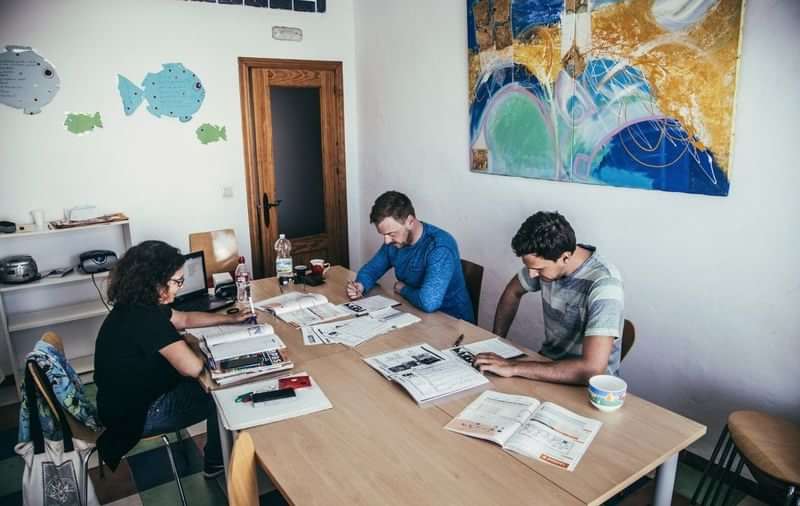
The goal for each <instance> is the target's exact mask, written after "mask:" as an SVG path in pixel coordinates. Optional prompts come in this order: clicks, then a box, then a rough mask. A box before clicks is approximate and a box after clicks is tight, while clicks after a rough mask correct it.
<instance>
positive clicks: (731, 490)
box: [722, 455, 744, 506]
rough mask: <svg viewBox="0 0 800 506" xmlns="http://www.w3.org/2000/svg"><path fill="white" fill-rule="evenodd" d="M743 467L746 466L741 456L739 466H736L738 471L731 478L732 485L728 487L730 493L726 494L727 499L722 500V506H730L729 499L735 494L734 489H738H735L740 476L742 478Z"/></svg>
mask: <svg viewBox="0 0 800 506" xmlns="http://www.w3.org/2000/svg"><path fill="white" fill-rule="evenodd" d="M743 466H744V458H742V456H741V455H739V465H737V466H736V471H734V473H733V476H731V477H730V478H731V482H732V483H730V484H729V485H728V493H726V494H725V499H723V500H722V506H725V505H726V504H728V499H730V497H731V494H732V493H733V489H734V488H736V487H735V485H736V479H737V478H739V476H741V473H742V467H743Z"/></svg>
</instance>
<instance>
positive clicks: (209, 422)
mask: <svg viewBox="0 0 800 506" xmlns="http://www.w3.org/2000/svg"><path fill="white" fill-rule="evenodd" d="M203 420H206V431H207V434H206V447H205V449H204V453H205V463H206V464H212V465H221V464H222V446H221V445H220V440H219V428H218V424H217V409H216V406H215V404H214V399H212V398H211V395H210V394H207V393H206V392H205V391H204V390H203V389H202V388H201V387H200V384H199V383H198V382H197V380H196V379H193V378H185V379H182V380H181V382H180V383H178V386H177V387H175V388H174V389H173V390H171V391H169V392H167V393H165V394H164V395H162V396H161V397H159V398H158V399H156V401H155V402H154V403H153V404H151V405H150V409H148V411H147V418H146V419H145V422H144V430H143V434H142V435H143V436H144V437H148V436H157V435H159V434H166V433H169V432H176V431H178V430H180V429H183V428H186V427H188V426H190V425H194V424H196V423H199V422H202V421H203Z"/></svg>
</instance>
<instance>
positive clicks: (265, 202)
mask: <svg viewBox="0 0 800 506" xmlns="http://www.w3.org/2000/svg"><path fill="white" fill-rule="evenodd" d="M281 202H283V201H282V200H276V201H275V203H274V204H273V203H271V202H270V201H269V195H267V193H266V192H264V196H263V197H262V198H261V209H262V211H263V213H264V226H265V227H269V209H270V208H271V207H278V206H279V205H281Z"/></svg>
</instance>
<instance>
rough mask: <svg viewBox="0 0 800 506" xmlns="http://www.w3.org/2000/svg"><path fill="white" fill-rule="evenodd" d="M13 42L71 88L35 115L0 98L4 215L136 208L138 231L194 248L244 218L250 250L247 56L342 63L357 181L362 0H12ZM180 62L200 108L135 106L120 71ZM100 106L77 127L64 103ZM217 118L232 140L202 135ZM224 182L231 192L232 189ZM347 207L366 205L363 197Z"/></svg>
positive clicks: (1, 16)
mask: <svg viewBox="0 0 800 506" xmlns="http://www.w3.org/2000/svg"><path fill="white" fill-rule="evenodd" d="M273 25H287V26H295V27H300V28H302V29H303V33H304V40H303V41H302V42H300V43H294V42H280V41H275V40H273V39H272V37H271V29H272V26H273ZM6 44H18V45H28V46H33V47H34V48H35V49H36V50H37V51H38V52H39V53H40V54H41V55H42V56H44V57H45V58H47V59H48V60H49V61H50V62H51V63H53V65H55V67H56V70H57V72H58V74H59V76H60V78H61V91H60V92H59V93H58V95H57V96H56V98H55V99H54V100H53V102H51V103H50V104H49V105H48V106H46V107H45V108H44V109H43V110H42V113H41V114H38V115H36V116H25V115H23V114H22V111H21V110H18V109H12V108H10V107H6V106H3V105H0V219H6V220H8V219H11V220H14V221H18V222H23V223H25V222H30V221H31V219H30V214H29V211H30V210H31V209H36V208H44V209H45V211H46V213H47V217H48V219H55V218H60V217H61V216H62V210H63V209H64V208H66V207H72V206H76V205H81V204H95V205H97V206H98V207H99V208H100V209H103V210H106V211H124V212H125V213H127V214H128V216H129V217H130V218H131V220H132V232H133V241H134V243H136V242H139V241H142V240H145V239H161V240H165V241H168V242H170V243H172V244H174V245H175V246H177V247H180V248H182V249H186V248H188V234H189V233H190V232H196V231H203V230H212V229H217V228H229V227H233V228H234V229H235V230H236V233H237V236H238V238H239V245H240V249H241V250H242V252H243V254H244V255H246V256H247V257H248V258H249V255H250V241H249V232H248V230H249V229H248V221H247V203H246V199H247V195H246V188H245V169H244V155H243V148H242V127H241V106H240V101H239V76H238V64H237V57H239V56H248V57H262V58H299V59H314V60H336V61H341V62H343V69H344V103H345V137H346V141H347V144H346V158H347V175H348V187H350V188H351V191H356V190H355V188H354V187H355V186H356V184H357V176H358V157H357V152H356V150H355V146H356V143H355V141H356V139H357V135H358V129H357V117H356V114H355V102H356V100H355V96H356V82H355V72H354V70H355V69H354V67H355V65H354V36H353V10H352V1H351V0H338V1H336V2H329V3H328V11H327V12H326V13H324V14H316V13H296V12H291V11H282V10H277V9H266V8H255V7H245V6H227V5H216V4H207V3H203V2H183V1H180V0H137V1H135V2H121V1H111V2H109V1H103V0H67V1H59V2H53V1H50V0H4V1H3V2H1V3H0V45H2V46H5V45H6ZM170 62H181V63H183V64H184V65H185V66H186V67H187V68H189V69H191V70H192V71H194V72H195V73H196V74H197V75H198V76H199V77H200V79H201V81H202V82H203V85H204V86H205V88H206V98H205V101H204V103H203V105H202V107H201V108H200V110H199V111H198V112H197V113H196V114H195V116H194V118H193V119H192V120H191V121H190V122H189V123H180V122H179V121H178V120H177V119H174V118H167V117H162V118H161V119H159V118H156V117H155V116H153V115H151V114H150V113H148V112H147V111H146V106H147V104H146V103H144V104H143V105H142V106H140V107H139V109H138V110H137V111H136V112H135V113H134V114H133V115H132V116H130V117H126V116H124V114H123V111H122V105H121V101H120V97H119V93H118V92H117V74H122V75H124V76H125V77H127V78H129V79H130V80H131V81H132V82H134V83H136V84H138V83H140V82H141V80H142V79H143V78H144V76H145V75H146V74H147V73H148V72H158V71H159V70H160V69H161V64H162V63H170ZM95 111H99V112H100V113H101V116H102V120H103V125H104V127H103V129H101V130H95V131H94V132H91V133H89V134H87V135H83V136H75V135H73V134H71V133H68V132H67V131H66V130H65V128H64V126H63V123H64V113H65V112H81V113H94V112H95ZM206 122H208V123H212V124H218V125H224V126H226V128H227V134H228V142H218V143H214V144H208V145H205V146H204V145H201V144H200V143H199V142H198V140H197V139H196V137H195V133H194V131H195V129H196V128H197V127H198V126H199V125H200V124H202V123H206ZM224 186H231V187H232V188H233V198H230V199H223V198H222V190H223V187H224ZM348 213H349V215H350V216H351V217H357V216H358V215H359V213H360V210H359V208H358V202H357V201H356V200H352V204H351V205H350V208H349V209H348ZM356 224H357V221H353V222H352V224H351V229H352V232H351V234H350V236H351V238H352V239H354V238H357V237H358V227H357V226H355V225H356ZM351 244H352V245H354V246H355V245H357V244H358V242H357V241H355V239H354V242H353V243H351Z"/></svg>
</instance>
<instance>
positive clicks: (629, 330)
mask: <svg viewBox="0 0 800 506" xmlns="http://www.w3.org/2000/svg"><path fill="white" fill-rule="evenodd" d="M634 341H636V328H635V327H634V326H633V322H632V321H630V320H625V324H624V325H623V326H622V353H621V356H620V359H619V361H620V362H622V361H623V360H625V355H627V354H628V352H629V351H630V350H631V348H632V347H633V343H634Z"/></svg>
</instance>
